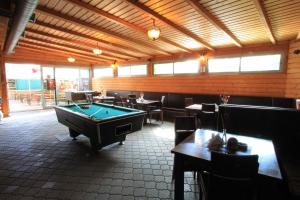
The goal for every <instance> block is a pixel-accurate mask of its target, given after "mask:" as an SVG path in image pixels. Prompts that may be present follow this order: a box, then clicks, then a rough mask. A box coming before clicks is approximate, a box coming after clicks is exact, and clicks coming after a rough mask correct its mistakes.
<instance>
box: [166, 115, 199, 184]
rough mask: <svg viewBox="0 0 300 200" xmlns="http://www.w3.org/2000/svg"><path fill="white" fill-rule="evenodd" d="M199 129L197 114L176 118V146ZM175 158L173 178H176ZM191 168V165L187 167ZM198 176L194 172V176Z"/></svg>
mask: <svg viewBox="0 0 300 200" xmlns="http://www.w3.org/2000/svg"><path fill="white" fill-rule="evenodd" d="M196 129H197V123H196V117H195V116H178V117H176V118H175V146H176V145H177V144H179V143H180V142H182V141H183V140H184V139H185V138H187V137H188V136H190V135H191V134H192V133H194V132H195V131H196ZM175 167H176V165H175V160H174V165H173V174H172V180H174V177H175V176H174V172H175V170H174V169H175ZM187 168H189V167H187ZM195 176H196V174H195V172H194V177H195Z"/></svg>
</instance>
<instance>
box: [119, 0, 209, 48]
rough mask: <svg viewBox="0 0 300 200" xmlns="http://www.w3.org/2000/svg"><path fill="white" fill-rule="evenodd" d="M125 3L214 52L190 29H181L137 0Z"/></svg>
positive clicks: (129, 0) (127, 0) (128, 0)
mask: <svg viewBox="0 0 300 200" xmlns="http://www.w3.org/2000/svg"><path fill="white" fill-rule="evenodd" d="M124 1H126V2H127V3H128V4H129V5H131V6H133V7H135V8H137V9H138V10H140V11H141V12H143V13H145V14H147V15H148V16H150V17H152V18H155V19H156V20H159V21H161V22H163V23H164V24H166V25H167V26H169V27H171V28H173V29H175V30H177V31H179V32H181V33H182V34H184V35H186V36H188V37H190V38H192V39H194V40H195V41H197V42H198V43H200V44H201V45H203V46H204V47H206V48H207V49H209V50H214V48H213V47H212V46H211V45H210V44H208V43H207V42H206V41H204V40H203V39H202V38H200V37H199V36H198V35H196V34H194V33H192V32H190V31H189V30H188V29H186V28H184V27H181V26H179V25H178V24H176V23H174V22H172V21H170V20H169V19H167V18H165V17H164V16H162V15H160V14H158V13H157V12H155V11H153V10H151V9H150V8H148V7H147V6H145V5H144V4H142V3H140V2H138V1H135V0H124Z"/></svg>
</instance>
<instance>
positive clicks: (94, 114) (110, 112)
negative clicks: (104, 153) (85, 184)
mask: <svg viewBox="0 0 300 200" xmlns="http://www.w3.org/2000/svg"><path fill="white" fill-rule="evenodd" d="M54 109H55V112H56V115H57V119H58V121H59V122H60V123H62V124H64V125H65V126H67V127H69V132H70V136H71V137H73V138H74V139H75V138H76V137H77V136H78V135H79V134H83V135H85V136H86V137H88V138H89V139H90V144H91V147H92V149H93V150H99V149H101V148H102V147H104V146H107V145H110V144H112V143H115V142H120V144H123V142H124V141H125V139H126V135H127V134H129V133H132V132H134V131H138V130H140V129H141V128H142V127H143V121H144V117H145V114H146V112H144V111H141V110H136V109H132V108H125V107H120V106H114V105H109V104H104V103H92V104H87V103H85V104H71V105H66V106H55V107H54Z"/></svg>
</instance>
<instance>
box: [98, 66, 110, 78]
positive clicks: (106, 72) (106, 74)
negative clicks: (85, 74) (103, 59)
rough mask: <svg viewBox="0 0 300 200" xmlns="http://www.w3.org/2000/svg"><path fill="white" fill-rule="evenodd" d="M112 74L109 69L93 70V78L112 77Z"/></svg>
mask: <svg viewBox="0 0 300 200" xmlns="http://www.w3.org/2000/svg"><path fill="white" fill-rule="evenodd" d="M113 76H114V72H113V68H111V67H105V68H104V67H103V68H94V78H100V77H113Z"/></svg>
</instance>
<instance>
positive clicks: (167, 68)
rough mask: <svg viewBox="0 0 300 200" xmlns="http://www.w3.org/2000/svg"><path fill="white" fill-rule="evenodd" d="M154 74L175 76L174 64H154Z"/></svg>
mask: <svg viewBox="0 0 300 200" xmlns="http://www.w3.org/2000/svg"><path fill="white" fill-rule="evenodd" d="M153 73H154V74H155V75H160V74H173V63H160V64H154V66H153Z"/></svg>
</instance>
